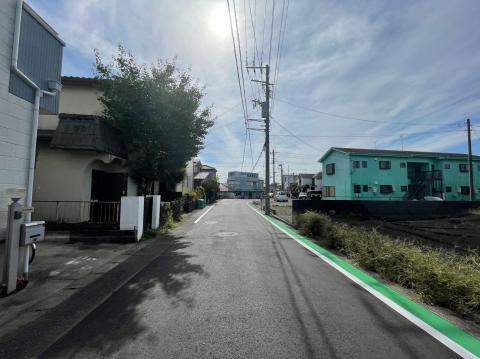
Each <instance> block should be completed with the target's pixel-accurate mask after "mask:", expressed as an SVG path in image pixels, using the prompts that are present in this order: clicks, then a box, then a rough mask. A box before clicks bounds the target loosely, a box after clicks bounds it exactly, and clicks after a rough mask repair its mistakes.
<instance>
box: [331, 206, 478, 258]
mask: <svg viewBox="0 0 480 359" xmlns="http://www.w3.org/2000/svg"><path fill="white" fill-rule="evenodd" d="M336 220H340V221H342V222H347V223H349V224H351V225H354V226H361V227H366V228H377V229H378V230H379V231H380V232H382V233H385V234H388V235H390V236H393V237H397V238H405V239H409V240H413V241H416V242H421V243H424V244H429V245H432V246H439V247H444V248H454V249H458V250H461V251H465V250H469V249H472V248H475V249H477V250H478V249H480V215H479V214H470V215H467V216H463V217H452V218H435V219H427V220H410V221H392V220H389V221H384V220H376V219H369V220H365V219H361V218H355V217H346V216H341V217H340V216H339V217H337V218H336Z"/></svg>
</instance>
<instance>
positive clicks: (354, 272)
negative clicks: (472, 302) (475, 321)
mask: <svg viewBox="0 0 480 359" xmlns="http://www.w3.org/2000/svg"><path fill="white" fill-rule="evenodd" d="M249 207H250V208H251V209H252V210H253V211H255V212H256V213H257V214H258V215H260V216H261V217H263V218H264V219H265V220H267V221H268V222H270V223H271V224H272V225H273V226H275V227H276V228H277V229H279V230H280V231H282V232H284V233H285V234H287V235H288V236H289V237H291V238H292V239H294V240H295V241H296V242H298V243H299V244H300V245H301V246H303V247H304V248H306V249H307V250H309V251H310V252H312V253H314V254H315V255H317V256H318V257H319V258H320V259H322V260H323V261H325V262H326V263H327V264H329V265H330V266H332V267H333V268H335V269H336V270H338V271H339V272H341V273H342V274H344V275H345V276H346V277H348V278H349V279H351V280H352V281H354V282H355V283H357V284H358V285H360V286H361V287H362V288H363V289H365V290H366V291H368V292H370V293H371V294H372V295H374V296H375V297H377V298H378V299H379V300H381V301H382V302H383V303H385V304H386V305H387V306H389V307H390V308H392V309H393V310H395V311H396V312H397V313H399V314H400V315H402V316H403V317H405V318H407V319H408V320H409V321H411V322H412V323H414V324H415V325H416V326H418V327H420V328H421V329H423V330H424V331H426V332H427V333H429V334H430V335H432V336H433V337H435V338H436V339H437V340H439V341H440V342H441V343H442V344H444V345H446V346H447V347H448V348H450V349H451V350H453V351H454V352H456V353H457V354H459V355H461V356H462V357H464V358H476V357H480V340H478V339H477V338H475V337H474V336H472V335H470V334H469V333H467V332H465V331H463V330H462V329H460V328H459V327H458V326H456V325H455V324H452V323H451V322H449V321H447V320H445V319H443V318H441V317H440V316H438V315H437V314H435V313H433V312H431V311H430V310H429V309H427V308H426V307H424V306H422V305H421V304H419V303H416V302H414V301H413V300H411V299H409V298H407V297H405V296H404V295H402V294H401V293H399V292H397V291H396V290H394V289H393V288H391V287H389V286H388V285H386V284H384V283H382V282H380V281H379V280H377V279H376V278H374V277H372V276H370V275H368V274H367V273H365V272H363V271H362V270H360V269H358V268H357V267H355V266H353V265H352V264H350V263H348V262H346V261H345V260H343V259H341V258H339V257H338V256H336V255H335V254H333V253H332V252H330V251H328V250H327V249H325V248H323V247H321V246H319V245H318V244H316V243H314V242H313V241H311V240H309V239H308V238H306V237H304V236H302V235H300V234H298V233H297V232H296V231H295V230H293V229H292V228H291V227H290V226H288V225H286V224H285V223H283V222H281V221H278V220H277V219H275V218H272V217H267V216H265V215H264V214H263V213H261V212H260V211H259V210H258V209H257V208H256V207H254V206H252V205H251V204H249Z"/></svg>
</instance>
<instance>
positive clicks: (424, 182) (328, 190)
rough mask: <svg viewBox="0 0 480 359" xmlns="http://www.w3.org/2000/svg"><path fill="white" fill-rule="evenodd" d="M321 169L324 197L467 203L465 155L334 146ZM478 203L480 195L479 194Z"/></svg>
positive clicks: (479, 169) (477, 168) (478, 186)
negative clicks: (433, 198) (436, 199)
mask: <svg viewBox="0 0 480 359" xmlns="http://www.w3.org/2000/svg"><path fill="white" fill-rule="evenodd" d="M319 161H320V162H321V163H322V166H323V179H322V181H323V183H322V187H323V188H322V189H323V199H330V200H335V199H372V200H414V199H416V200H421V199H423V198H424V197H425V196H436V197H441V198H443V199H445V200H448V201H455V200H469V195H470V186H469V168H468V162H467V155H465V154H458V153H438V152H416V151H392V150H372V149H357V148H338V147H332V148H330V150H328V151H327V152H326V153H325V154H324V155H323V157H322V158H320V160H319ZM473 171H474V173H473V175H474V188H475V193H479V190H480V156H473ZM476 199H477V200H480V195H477V198H476Z"/></svg>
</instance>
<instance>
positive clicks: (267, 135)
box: [247, 65, 275, 216]
mask: <svg viewBox="0 0 480 359" xmlns="http://www.w3.org/2000/svg"><path fill="white" fill-rule="evenodd" d="M247 69H261V70H263V69H265V81H260V80H252V81H254V82H261V83H264V84H265V103H262V117H264V118H265V192H266V193H265V214H266V215H267V216H269V215H270V66H269V65H265V67H263V66H247ZM255 102H256V103H259V102H260V101H258V100H256V101H255ZM263 105H265V107H264V106H263ZM274 171H275V169H274Z"/></svg>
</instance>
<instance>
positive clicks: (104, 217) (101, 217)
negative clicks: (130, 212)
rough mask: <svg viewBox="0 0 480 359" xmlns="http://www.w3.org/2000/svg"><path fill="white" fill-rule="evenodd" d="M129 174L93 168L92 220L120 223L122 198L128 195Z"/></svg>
mask: <svg viewBox="0 0 480 359" xmlns="http://www.w3.org/2000/svg"><path fill="white" fill-rule="evenodd" d="M127 185H128V175H127V174H126V173H111V172H105V171H99V170H92V189H91V197H90V198H91V201H90V222H92V223H118V221H119V218H120V198H121V197H122V196H126V195H127Z"/></svg>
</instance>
